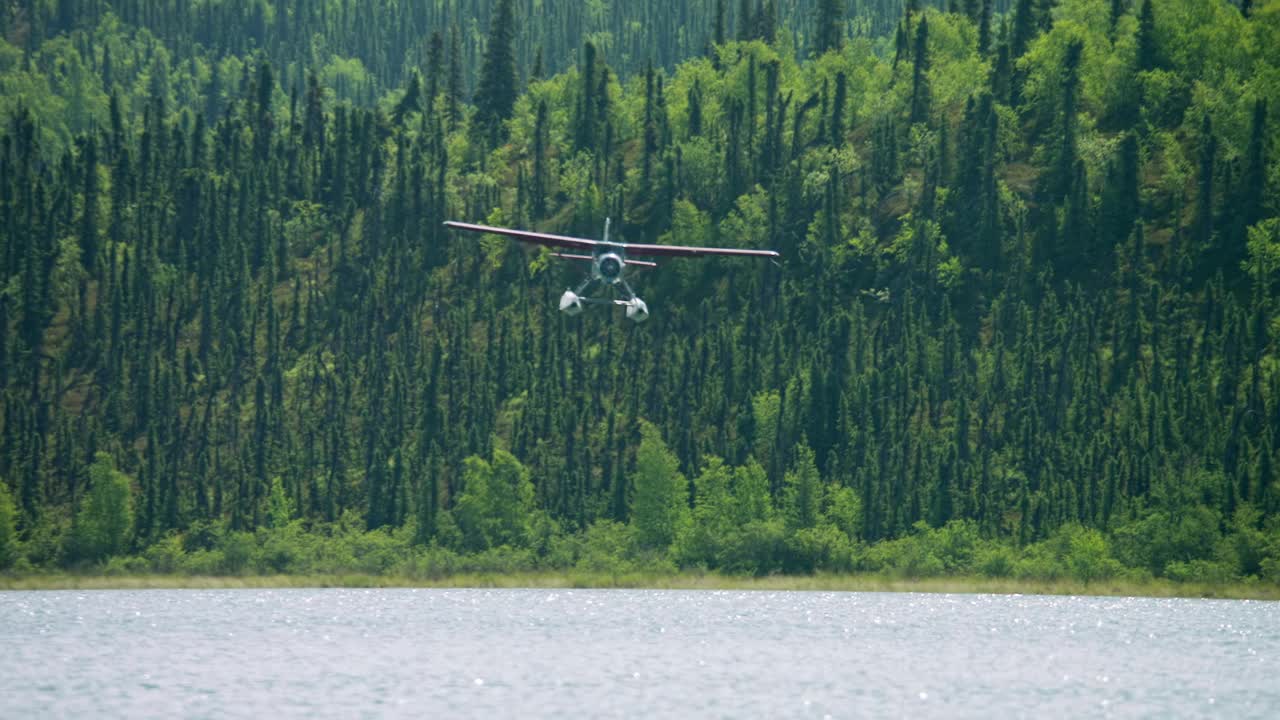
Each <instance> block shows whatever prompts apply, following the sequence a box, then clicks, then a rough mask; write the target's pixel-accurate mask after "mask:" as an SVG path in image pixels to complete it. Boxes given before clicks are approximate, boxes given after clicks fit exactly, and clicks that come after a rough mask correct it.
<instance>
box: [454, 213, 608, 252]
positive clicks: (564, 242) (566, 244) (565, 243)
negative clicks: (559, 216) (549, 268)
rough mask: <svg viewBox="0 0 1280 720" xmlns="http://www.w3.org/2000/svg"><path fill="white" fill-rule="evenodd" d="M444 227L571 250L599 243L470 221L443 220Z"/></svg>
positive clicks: (587, 248)
mask: <svg viewBox="0 0 1280 720" xmlns="http://www.w3.org/2000/svg"><path fill="white" fill-rule="evenodd" d="M445 227H451V228H453V229H455V230H466V231H468V232H479V233H493V234H494V235H506V236H507V237H510V238H515V239H516V240H519V241H521V242H529V243H537V244H538V245H547V246H550V247H562V248H569V249H571V250H590V249H592V248H594V247H595V246H596V245H598V244H599V243H597V242H596V241H595V240H587V239H586V238H576V237H569V236H568V235H551V234H550V233H540V232H530V231H528V230H512V229H511V228H500V227H492V226H489V225H474V224H472V223H463V222H454V221H452V220H449V221H447V222H445Z"/></svg>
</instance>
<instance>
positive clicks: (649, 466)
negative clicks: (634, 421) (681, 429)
mask: <svg viewBox="0 0 1280 720" xmlns="http://www.w3.org/2000/svg"><path fill="white" fill-rule="evenodd" d="M640 433H641V439H640V447H639V448H637V449H636V470H635V473H634V474H633V475H632V477H631V484H632V487H634V488H635V493H634V495H633V496H632V498H631V525H632V527H633V528H634V529H635V534H636V542H637V543H638V544H639V545H640V547H642V548H651V549H658V550H665V549H667V548H669V547H670V546H671V544H672V543H673V542H675V539H676V538H677V537H679V536H680V534H681V533H682V532H684V531H685V528H686V527H687V526H688V524H689V522H690V512H689V482H688V480H686V479H685V477H684V475H683V474H682V473H681V472H680V465H679V463H678V462H677V461H676V456H675V454H674V453H672V452H671V451H670V450H669V449H667V445H666V443H664V442H663V441H662V436H661V435H659V434H658V429H657V428H656V427H654V426H653V425H652V424H650V423H647V422H642V423H641V425H640Z"/></svg>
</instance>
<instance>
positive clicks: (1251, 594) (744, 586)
mask: <svg viewBox="0 0 1280 720" xmlns="http://www.w3.org/2000/svg"><path fill="white" fill-rule="evenodd" d="M271 588H278V589H291V588H438V589H439V588H450V589H461V588H479V589H517V588H534V589H541V588H546V589H557V588H562V589H652V590H758V591H774V592H779V591H817V592H919V593H954V594H995V595H1084V596H1102V597H1150V598H1213V599H1230V600H1266V601H1276V600H1280V586H1277V585H1270V584H1263V583H1247V584H1246V583H1233V584H1229V585H1211V584H1203V583H1174V582H1169V581H1165V580H1151V581H1147V582H1133V581H1118V580H1117V581H1098V582H1093V583H1088V584H1085V583H1081V582H1077V581H1071V580H1049V581H1041V580H1015V579H1008V578H982V577H965V576H957V577H935V578H916V579H907V578H895V577H888V576H883V575H827V574H818V575H770V576H766V577H758V578H757V577H750V576H733V575H719V574H714V573H704V574H694V573H678V574H674V575H664V574H654V573H628V574H618V575H612V574H596V573H571V572H570V573H566V572H532V573H512V574H497V573H492V574H491V573H465V574H458V575H449V576H444V577H437V578H422V577H405V576H394V575H385V576H384V575H366V574H357V573H352V574H315V575H218V576H209V575H151V574H143V575H91V574H84V575H80V574H70V573H59V574H49V575H24V576H12V577H11V576H3V575H0V592H3V591H23V590H150V589H155V590H160V589H166V590H179V589H183V590H225V589H271Z"/></svg>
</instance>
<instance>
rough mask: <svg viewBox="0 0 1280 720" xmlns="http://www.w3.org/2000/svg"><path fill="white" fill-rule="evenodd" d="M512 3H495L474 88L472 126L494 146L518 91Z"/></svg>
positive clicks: (508, 117) (508, 116)
mask: <svg viewBox="0 0 1280 720" xmlns="http://www.w3.org/2000/svg"><path fill="white" fill-rule="evenodd" d="M512 3H513V0H498V2H497V5H496V6H495V7H494V11H493V18H492V20H491V21H490V24H489V39H488V43H487V44H486V45H485V52H484V61H483V62H482V64H481V66H480V82H479V86H478V87H477V88H476V97H475V105H476V115H475V127H476V129H477V131H479V132H481V133H483V137H485V138H486V139H487V140H488V142H489V143H490V144H491V145H492V144H496V143H497V140H498V138H499V137H500V136H501V135H502V134H503V133H502V127H503V125H502V123H503V122H504V121H506V120H508V119H510V117H511V111H512V108H513V107H514V106H515V102H516V95H517V93H518V88H517V87H516V65H515V52H514V49H513V48H512V43H513V42H514V40H515V12H514V8H513V4H512Z"/></svg>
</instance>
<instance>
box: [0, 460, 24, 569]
mask: <svg viewBox="0 0 1280 720" xmlns="http://www.w3.org/2000/svg"><path fill="white" fill-rule="evenodd" d="M17 515H18V511H17V508H16V507H15V506H14V504H13V496H12V495H11V494H10V493H9V486H8V485H7V484H6V483H5V481H4V480H3V479H0V570H8V569H9V568H11V567H13V564H14V563H15V562H17V560H18V556H19V552H20V548H19V546H18V532H17V524H16V519H17Z"/></svg>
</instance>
